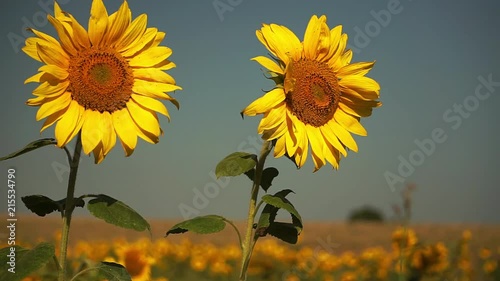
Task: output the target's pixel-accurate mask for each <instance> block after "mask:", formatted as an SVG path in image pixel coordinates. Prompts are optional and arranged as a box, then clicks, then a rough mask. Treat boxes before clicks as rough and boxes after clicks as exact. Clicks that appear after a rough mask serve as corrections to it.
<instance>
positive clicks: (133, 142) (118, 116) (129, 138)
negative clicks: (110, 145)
mask: <svg viewBox="0 0 500 281" xmlns="http://www.w3.org/2000/svg"><path fill="white" fill-rule="evenodd" d="M111 116H112V117H113V126H114V128H115V131H116V134H117V135H118V137H119V138H120V142H121V144H122V147H123V150H124V151H125V155H126V156H130V155H132V153H133V152H134V149H135V147H136V146H137V131H136V126H135V124H134V121H133V120H132V116H130V113H129V112H128V110H127V109H126V108H124V109H121V110H118V111H115V112H113V113H112V114H111Z"/></svg>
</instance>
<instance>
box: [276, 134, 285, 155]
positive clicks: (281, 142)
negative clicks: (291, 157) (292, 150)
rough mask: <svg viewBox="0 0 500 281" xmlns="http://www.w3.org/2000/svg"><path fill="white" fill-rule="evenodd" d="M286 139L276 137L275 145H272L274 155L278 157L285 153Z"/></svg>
mask: <svg viewBox="0 0 500 281" xmlns="http://www.w3.org/2000/svg"><path fill="white" fill-rule="evenodd" d="M285 144H286V140H285V138H284V137H281V138H278V139H277V140H276V145H275V146H274V157H276V158H278V157H281V156H283V155H285V152H286V147H285Z"/></svg>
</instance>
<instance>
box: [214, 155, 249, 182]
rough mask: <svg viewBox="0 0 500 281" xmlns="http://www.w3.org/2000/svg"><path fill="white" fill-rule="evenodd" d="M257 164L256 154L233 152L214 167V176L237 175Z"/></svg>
mask: <svg viewBox="0 0 500 281" xmlns="http://www.w3.org/2000/svg"><path fill="white" fill-rule="evenodd" d="M256 164H257V155H255V154H250V153H246V152H234V153H231V154H229V155H228V156H226V158H224V159H222V161H220V162H219V164H217V167H216V168H215V176H216V177H217V178H220V177H235V176H239V175H241V174H243V173H245V172H247V171H249V170H250V169H252V168H253V167H255V165H256Z"/></svg>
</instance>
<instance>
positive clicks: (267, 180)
mask: <svg viewBox="0 0 500 281" xmlns="http://www.w3.org/2000/svg"><path fill="white" fill-rule="evenodd" d="M245 175H247V177H248V178H249V179H250V180H251V181H253V180H254V177H255V169H251V170H248V171H246V172H245ZM278 175H279V171H278V169H276V168H274V167H269V168H265V169H264V171H262V178H261V179H260V186H261V187H262V189H264V191H265V192H267V190H268V189H269V188H270V187H271V185H272V182H273V180H274V178H275V177H277V176H278Z"/></svg>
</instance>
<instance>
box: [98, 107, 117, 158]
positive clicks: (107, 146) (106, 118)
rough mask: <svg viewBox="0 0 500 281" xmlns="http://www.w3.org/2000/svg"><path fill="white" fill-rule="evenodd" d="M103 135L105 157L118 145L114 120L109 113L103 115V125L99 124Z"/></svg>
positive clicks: (105, 112)
mask: <svg viewBox="0 0 500 281" xmlns="http://www.w3.org/2000/svg"><path fill="white" fill-rule="evenodd" d="M99 126H100V128H101V131H102V132H103V133H102V146H103V150H104V151H103V153H104V155H108V153H109V152H110V151H111V149H112V148H113V147H114V146H115V144H116V133H115V129H114V126H113V118H112V117H111V114H110V113H109V112H107V111H104V112H103V113H101V123H100V124H99Z"/></svg>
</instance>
